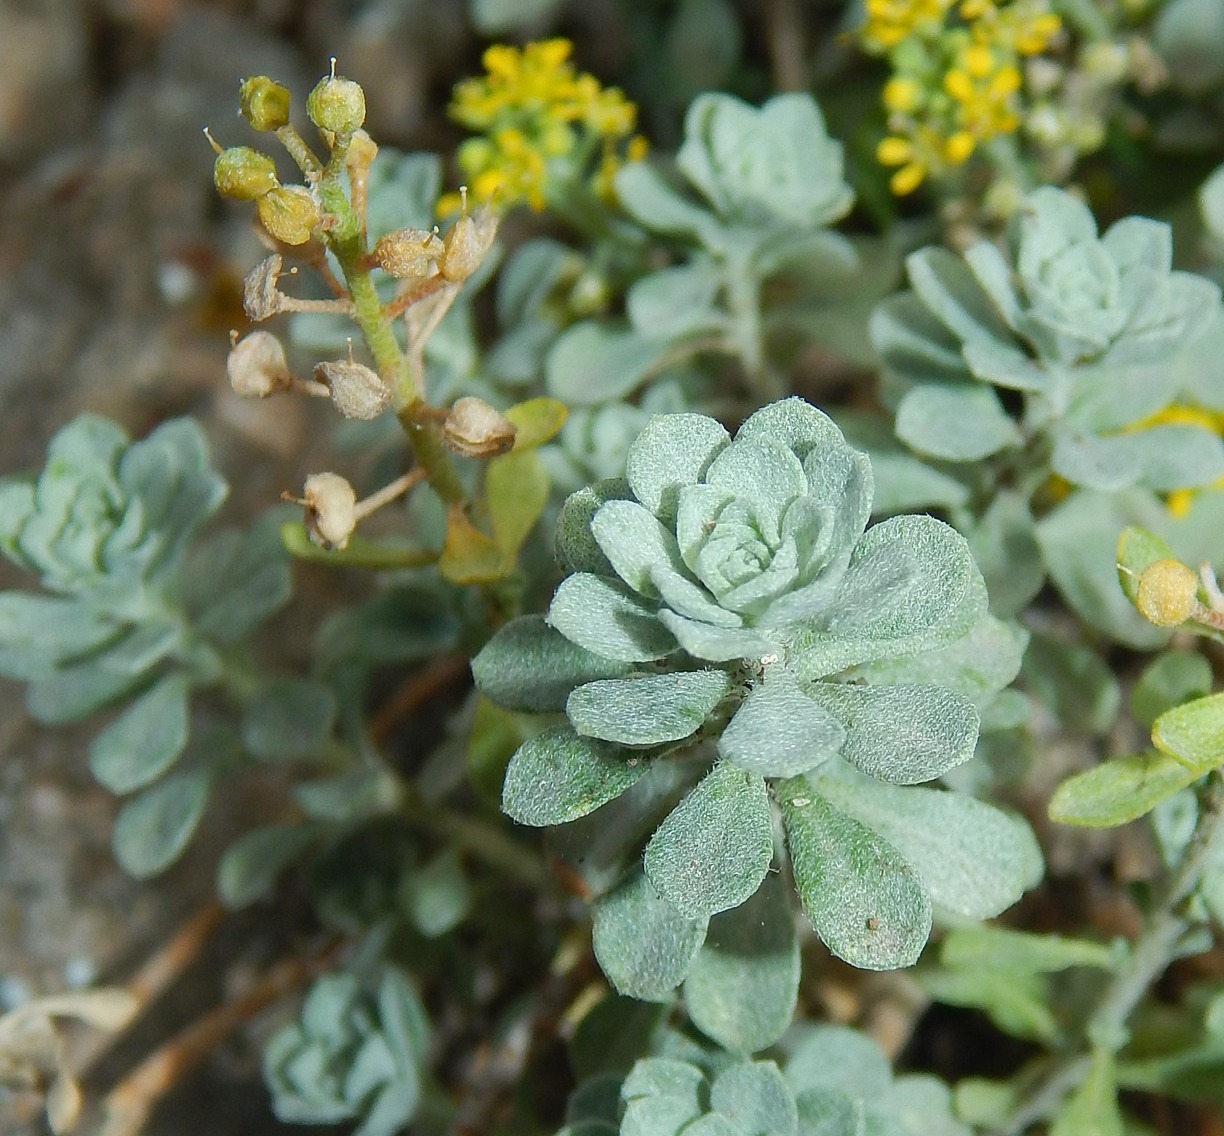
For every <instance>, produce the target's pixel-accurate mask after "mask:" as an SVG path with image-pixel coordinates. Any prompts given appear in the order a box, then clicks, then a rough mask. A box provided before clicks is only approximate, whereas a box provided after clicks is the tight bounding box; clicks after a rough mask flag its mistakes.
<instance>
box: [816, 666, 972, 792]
mask: <svg viewBox="0 0 1224 1136" xmlns="http://www.w3.org/2000/svg"><path fill="white" fill-rule="evenodd" d="M808 694H809V695H810V697H811V698H812V700H813V701H814V702H816V704H817V705H819V706H822V707H824V709H825V710H827V711H828V712H829V713H830V714H832V715H833V716H834V717H836V718H838V719H839V720H840V721H841V722H842V724H843V726H845V729H846V735H845V737H846V740H845V743H844V744H843V746H842V748H841V756H842V757H843V758H844V759H845V760H846V761H848V762H849V763H850V764H851V765H853V766H854V767H855V768H856V769H858V770H859V771H860V772H862V773H866V774H867V775H868V776H870V777H875V778H877V779H878V780H880V781H888V782H891V783H892V784H894V785H916V784H919V783H920V782H923V781H931V780H933V779H934V778H936V777H939V776H941V775H942V774H944V773H946V772H947V771H948V770H949V769H953V768H955V767H956V766H958V765H961V764H963V763H964V762H966V761H968V760H969V759H970V758H971V757H973V752H974V747H975V746H976V745H977V737H978V726H979V719H978V713H977V710H976V709H975V708H974V706H973V703H972V702H970V701H969V699H968V698H966V697H965V696H964V695H963V694H957V693H956V692H955V691H951V690H946V689H944V688H943V687H939V686H854V685H843V684H840V683H814V684H813V685H812V686H810V687H809V688H808Z"/></svg>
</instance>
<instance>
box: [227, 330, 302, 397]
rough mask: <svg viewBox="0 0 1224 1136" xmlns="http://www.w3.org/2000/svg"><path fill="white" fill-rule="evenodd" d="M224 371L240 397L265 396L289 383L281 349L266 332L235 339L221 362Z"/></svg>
mask: <svg viewBox="0 0 1224 1136" xmlns="http://www.w3.org/2000/svg"><path fill="white" fill-rule="evenodd" d="M225 374H226V376H227V377H228V379H229V383H230V386H231V387H233V388H234V391H235V393H237V394H239V395H241V396H242V397H243V398H267V397H268V395H270V394H276V393H277V392H278V391H283V390H288V389H289V388H290V387H291V386H292V385H293V373H292V372H291V371H290V370H289V364H288V362H287V361H286V359H285V348H284V347H283V346H282V345H281V341H280V340H279V339H277V338H276V336H275V335H273V334H272V333H271V332H270V331H253V332H251V334H250V335H245V336H243V337H242V338H241V339H240V340H238V342H237V343H235V344H234V346H233V347H232V348H230V353H229V357H228V358H227V359H226V361H225Z"/></svg>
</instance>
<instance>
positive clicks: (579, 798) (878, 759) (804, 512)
mask: <svg viewBox="0 0 1224 1136" xmlns="http://www.w3.org/2000/svg"><path fill="white" fill-rule="evenodd" d="M871 504H872V473H871V466H870V463H869V461H868V459H867V458H866V456H865V455H863V454H861V453H859V452H858V451H856V450H854V449H853V448H851V447H850V446H849V445H847V443H846V442H845V440H844V439H843V437H842V435H841V433H840V431H839V430H838V429H837V427H836V426H835V425H834V424H833V423H832V421H831V420H830V419H829V418H828V417H826V416H825V415H824V414H822V413H821V412H820V411H818V410H815V409H814V408H813V407H811V406H809V405H808V404H806V403H805V402H803V401H802V400H800V399H797V398H791V399H786V400H783V401H780V402H776V403H773V404H771V405H769V406H766V407H764V408H763V409H762V410H760V411H758V412H757V413H756V414H754V415H752V416H751V417H750V418H749V419H748V420H747V421H746V422H745V423H744V424H743V425H742V426H741V427H740V429H739V431H738V433H737V434H736V435H735V437H734V439H732V438H731V436H730V435H729V434H728V433H727V431H726V430H725V429H724V428H723V427H722V426H721V425H720V424H719V423H718V422H716V421H715V420H714V419H712V418H707V417H704V416H702V415H698V414H668V415H657V416H655V417H654V418H653V419H651V420H650V422H649V423H648V424H647V425H646V427H645V428H644V429H643V430H642V432H641V433H640V435H639V436H638V438H637V439H636V440H635V441H634V442H633V444H632V445H631V446H630V448H629V455H628V461H627V468H626V476H625V478H624V479H615V480H611V481H604V482H600V483H598V484H596V485H595V486H592V487H589V488H587V489H583V490H580V491H579V492H577V493H575V494H573V495H572V496H571V497H570V498H569V500H568V501H567V502H566V504H565V506H564V508H563V509H562V512H561V515H560V519H559V521H558V526H557V535H556V544H557V551H558V556H559V558H560V560H561V561H562V563H563V564H564V565H565V567H566V568H568V569H569V570H570V575H568V576H567V577H566V578H565V580H563V581H562V583H561V585H560V587H559V588H558V589H557V591H556V594H555V595H554V597H553V599H552V603H551V604H550V606H549V608H548V612H547V614H546V615H545V616H544V617H539V616H524V617H521V618H519V619H517V620H514V621H512V622H511V623H510V624H508V625H507V626H506V627H505V628H503V629H502V631H501V632H499V633H498V635H496V636H495V637H494V639H493V640H492V641H491V642H490V643H489V644H488V646H486V647H485V649H484V651H482V652H481V654H480V655H479V656H478V657H477V658H476V660H475V662H474V664H473V669H474V673H475V675H476V680H477V684H478V685H479V686H480V687H481V689H482V690H483V691H484V692H485V693H486V694H487V695H488V696H489V697H490V698H492V699H493V700H494V701H496V702H498V703H500V704H501V705H503V706H506V707H508V708H511V709H519V710H534V711H562V710H563V711H564V712H565V714H566V716H567V718H568V724H567V725H565V726H558V727H554V728H551V729H547V730H545V731H544V732H543V733H540V734H537V735H536V736H535V737H532V738H531V739H530V740H528V741H527V742H525V743H524V744H523V745H522V746H521V747H520V748H519V750H518V752H517V753H516V754H515V755H514V757H513V759H512V760H511V762H510V766H509V769H508V770H507V774H506V781H505V786H504V791H503V807H504V808H505V809H506V811H507V812H508V813H510V815H511V816H513V817H514V818H515V819H516V820H518V821H520V822H521V823H525V824H532V825H552V824H560V823H565V822H570V821H574V820H577V819H579V818H581V817H585V816H587V815H588V814H590V813H592V812H593V811H594V810H596V809H598V808H599V807H600V806H602V805H606V804H608V803H609V802H611V801H613V800H616V799H617V798H620V797H622V795H625V794H628V797H627V800H628V801H630V804H628V805H625V806H624V807H625V809H626V810H627V811H628V813H630V814H632V811H633V805H632V800H633V799H634V794H640V795H644V796H645V797H649V796H650V794H651V790H650V789H649V788H648V786H649V785H650V784H651V782H652V778H655V779H657V777H659V776H663V775H664V774H663V773H662V772H661V771H668V773H670V772H671V771H674V770H675V769H676V768H677V764H676V760H675V759H680V760H682V761H684V762H686V763H687V764H685V765H684V766H682V768H687V769H688V770H689V771H690V774H689V784H690V785H692V788H691V791H690V792H689V793H688V795H687V796H686V797H684V798H683V799H682V800H681V801H680V803H679V804H678V805H677V806H676V807H675V808H673V809H672V810H671V812H670V813H669V814H668V815H667V816H666V817H665V819H663V821H662V823H660V824H657V825H653V824H652V826H653V827H654V829H655V831H654V835H653V836H652V837H651V838H650V840H649V842H648V843H647V845H646V847H645V852H644V857H643V861H642V865H643V870H644V874H643V873H642V872H638V871H637V870H636V869H631V870H630V871H629V874H628V875H627V876H626V877H625V878H624V879H622V880H621V882H620V883H619V884H617V885H616V886H614V887H612V889H611V890H610V891H609V892H608V894H607V895H605V896H604V897H603V898H602V899H601V900H600V901H599V904H598V905H597V908H596V914H595V950H596V954H597V956H598V957H599V959H600V962H601V964H602V965H603V966H604V969H605V971H606V972H607V973H608V975H609V977H610V978H611V979H612V981H613V983H614V984H615V985H616V986H617V987H618V988H619V989H621V990H622V991H623V992H625V993H630V994H633V995H635V996H637V997H647V998H657V997H661V996H663V995H664V994H665V993H666V992H667V991H669V990H670V989H672V988H674V987H675V986H676V985H677V984H678V983H680V982H681V981H683V980H684V979H685V978H686V976H687V975H689V973H690V971H691V970H692V968H693V966H694V965H695V960H696V959H697V958H698V957H699V955H700V952H701V951H702V950H703V943H704V941H705V938H706V932H707V927H708V925H709V921H710V919H711V917H715V918H716V919H722V920H724V921H726V920H730V921H731V924H732V925H734V923H735V920H736V919H738V918H739V917H740V916H741V915H743V917H744V918H749V914H748V913H749V911H750V910H751V911H752V912H753V914H752V915H751V919H752V920H754V921H755V922H756V923H757V924H761V925H764V924H768V923H770V922H771V921H772V920H779V921H781V920H788V919H789V918H790V916H789V905H788V904H787V903H786V902H785V897H784V895H783V896H782V898H781V902H780V905H779V897H778V896H777V895H776V894H775V893H773V892H772V891H771V893H770V895H769V896H768V897H765V896H764V892H762V893H761V896H760V897H758V896H757V893H758V888H759V887H760V885H761V883H762V881H763V880H764V879H765V877H766V874H767V872H768V871H769V868H770V864H771V863H773V862H774V861H775V858H776V857H777V856H779V855H782V853H781V850H780V849H775V847H774V835H773V834H774V819H773V813H774V809H775V807H780V811H781V823H782V826H783V828H784V830H785V832H786V845H787V856H788V858H789V862H790V867H791V870H792V873H793V875H794V880H795V885H796V888H797V890H798V891H799V895H800V898H801V899H802V901H803V905H804V908H805V911H806V912H807V914H808V915H809V917H810V918H811V920H812V922H813V924H814V925H815V927H816V929H817V931H818V932H819V933H820V934H821V936H822V937H823V938H824V939H825V942H826V943H827V944H828V945H829V946H830V948H831V949H832V950H834V952H835V953H838V954H840V955H841V956H842V957H844V958H847V959H849V960H850V961H852V962H854V963H856V964H857V965H859V966H866V967H873V968H885V967H893V966H901V965H907V964H908V963H909V962H912V961H913V959H914V958H916V957H917V954H918V952H919V951H920V950H921V948H922V945H923V944H924V943H925V941H926V937H927V933H928V931H929V929H930V922H931V914H932V904H933V903H938V904H940V905H941V906H947V907H950V908H952V909H956V910H960V911H962V912H963V913H965V914H972V916H973V917H975V918H984V917H988V915H990V914H995V913H997V912H998V911H999V910H1002V909H1003V908H1004V907H1006V906H1007V905H1008V904H1010V903H1011V902H1013V901H1014V900H1015V899H1016V898H1017V897H1018V896H1019V895H1020V893H1021V892H1022V891H1023V890H1024V889H1025V888H1026V887H1028V886H1030V885H1031V884H1032V883H1033V882H1034V880H1035V878H1036V877H1037V876H1038V875H1039V874H1040V855H1039V853H1038V852H1037V849H1036V845H1035V843H1034V841H1033V838H1032V835H1031V833H1030V832H1029V830H1028V829H1027V827H1026V826H1025V825H1023V823H1021V822H1019V821H1018V820H1016V819H1015V818H1013V817H1010V816H1007V815H1005V814H1003V813H1001V812H999V811H997V810H995V809H993V808H991V807H989V806H987V805H984V804H982V803H981V802H978V801H975V800H971V799H970V798H967V797H963V796H962V795H960V794H957V793H949V792H943V791H938V790H931V789H914V788H902V786H914V785H917V784H919V783H921V782H927V781H931V780H932V779H934V778H937V777H939V776H941V775H942V774H944V773H946V772H948V771H949V770H950V769H952V768H954V767H955V766H957V765H959V764H961V763H963V762H964V761H967V760H968V759H969V758H971V757H972V756H973V753H974V747H975V744H976V741H977V737H978V732H979V727H980V713H981V710H982V709H984V708H986V707H988V706H989V705H990V704H991V702H992V701H993V700H994V699H995V697H996V696H997V694H998V693H999V691H1000V690H1001V689H1002V688H1003V687H1004V686H1006V684H1007V683H1008V682H1010V681H1011V679H1012V678H1013V677H1014V676H1015V673H1016V671H1017V669H1018V667H1019V660H1020V655H1021V652H1022V650H1023V646H1024V642H1025V636H1024V635H1023V633H1022V632H1020V631H1018V629H1014V628H1012V627H1009V626H1007V625H1005V624H1003V623H1001V622H999V621H998V620H996V619H994V618H992V617H991V616H989V615H988V614H987V613H986V593H985V587H984V585H983V582H982V578H981V574H980V573H979V572H978V570H977V567H976V566H975V564H974V562H973V558H972V556H971V555H970V553H969V549H968V546H967V544H966V543H965V541H964V539H963V538H962V537H961V536H960V535H959V534H958V533H956V532H955V531H954V530H953V529H952V528H950V527H949V526H947V525H945V524H943V523H942V522H940V521H937V520H935V519H933V518H931V517H925V516H903V517H896V518H893V519H892V520H889V521H885V522H883V523H882V524H879V525H876V526H874V527H873V528H870V529H868V528H867V527H866V526H867V520H868V517H869V515H870V512H871ZM664 758H668V759H672V760H666V761H665V760H663V759H664ZM694 781H695V784H694ZM639 782H641V783H642V785H639V784H638V783H639ZM642 786H647V788H643V787H642ZM620 807H621V803H620V802H618V805H617V808H620ZM605 815H608V816H609V817H611V815H612V814H611V813H607V814H605ZM595 819H596V818H592V820H593V821H594V820H595ZM615 823H617V824H622V825H624V824H628V823H630V822H629V821H628V819H627V817H626V816H624V815H622V816H620V817H619V819H618V820H617V821H616V822H615ZM931 839H934V845H932V844H931V843H930V842H929V841H930V840H931ZM924 840H926V841H928V842H927V843H926V844H925V845H924V844H923V841H924ZM945 840H950V841H951V842H953V843H956V842H964V843H962V844H961V845H960V846H959V847H958V848H957V849H956V850H955V851H954V850H953V849H952V848H951V847H950V845H949V846H944V847H935V845H939V844H940V843H941V842H942V841H945ZM933 849H934V850H933ZM970 849H972V851H970ZM966 853H968V854H969V855H970V856H971V858H973V859H975V860H976V861H977V862H978V863H979V864H985V863H987V862H989V865H990V866H989V867H988V868H986V869H985V871H984V873H983V876H982V878H975V880H974V881H973V883H972V884H969V883H968V882H967V881H964V880H962V881H955V882H954V880H955V877H956V874H957V873H956V870H955V869H953V870H951V871H949V870H948V869H947V868H946V867H945V863H946V862H948V861H950V860H951V859H954V858H956V857H959V856H963V855H965V854H966ZM833 878H837V879H838V880H839V887H838V888H836V889H834V888H832V887H830V886H829V885H830V882H831V880H832V879H833ZM847 881H852V882H849V883H847ZM607 882H608V883H609V884H615V882H616V881H615V877H614V876H613V877H611V878H610V879H609V880H608V881H607ZM842 885H845V886H842ZM754 897H755V898H754ZM750 899H751V900H752V903H751V904H748V903H747V902H746V901H748V900H750ZM758 908H759V910H757V909H758ZM720 913H723V914H721V915H720ZM732 931H733V926H732V930H730V931H725V932H724V936H725V934H731V933H732ZM783 938H786V936H783ZM778 949H779V950H781V951H782V953H783V955H784V956H785V954H786V951H787V950H789V949H790V948H788V947H786V945H785V944H782V945H781V946H780V947H779V948H778ZM794 949H795V950H797V946H795V947H794ZM786 973H787V974H789V971H787V972H786ZM797 975H798V971H797V969H796V970H795V971H794V976H795V980H796V981H797ZM788 982H789V980H784V975H783V974H782V973H781V972H780V973H779V976H778V985H777V989H776V991H775V994H776V997H777V999H779V1006H780V1007H781V1008H780V1009H779V1008H778V1007H775V1012H773V1018H772V1019H771V1020H773V1021H775V1023H779V1024H778V1025H777V1028H778V1029H780V1028H782V1027H783V1026H784V1025H785V1022H786V1021H787V1020H788V1019H789V1010H788V1009H786V1007H787V1006H789V1005H793V995H794V991H793V989H790V987H789V985H788ZM699 985H700V984H699ZM686 991H688V993H689V996H690V1000H691V999H693V998H697V1000H698V1001H700V996H699V994H694V993H693V992H692V991H691V990H689V988H688V987H686ZM788 991H789V993H788ZM788 998H789V999H790V1001H789V1002H788V1001H787V999H788ZM690 1012H692V1013H694V1014H695V1016H696V1018H697V1019H698V1020H702V1019H703V1017H709V1018H713V1017H716V1016H717V1015H713V1014H709V1015H703V1011H702V1009H701V1008H700V1006H697V1007H694V1006H690ZM764 1012H765V1011H763V1010H761V1008H760V1007H756V1008H754V1010H753V1011H752V1013H750V1014H749V1016H750V1017H753V1014H755V1015H756V1016H755V1017H753V1020H752V1024H751V1025H744V1026H743V1029H744V1030H745V1031H746V1032H747V1033H748V1034H750V1035H751V1036H752V1038H753V1042H754V1044H755V1043H760V1042H761V1041H762V1034H763V1033H765V1034H768V1031H763V1030H762V1028H761V1025H760V1014H761V1013H764ZM713 1028H714V1029H715V1031H716V1032H715V1033H714V1036H719V1033H718V1032H717V1031H718V1030H720V1029H721V1028H722V1027H720V1026H714V1027H713ZM720 1040H723V1039H722V1038H721V1037H720ZM724 1044H729V1042H726V1041H724Z"/></svg>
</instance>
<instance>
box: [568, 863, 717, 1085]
mask: <svg viewBox="0 0 1224 1136" xmlns="http://www.w3.org/2000/svg"><path fill="white" fill-rule="evenodd" d="M593 918H594V921H593V926H592V929H591V943H592V946H593V947H594V949H595V958H596V959H597V960H598V962H599V965H600V968H601V969H602V970H603V972H604V974H605V975H607V977H608V981H609V982H611V983H612V985H613V987H615V989H616V990H617V991H619V992H620V993H621V994H626V995H628V996H629V997H631V998H640V999H641V1000H642V1001H645V1002H663V1001H668V1000H669V999H670V998H671V996H672V991H674V990H675V989H676V987H677V986H679V985H680V983H681V982H683V981H684V979H685V977H686V976H687V975H688V972H689V969H690V968H691V967H692V965H693V959H694V958H695V957H696V955H697V952H698V950H700V949H701V944H702V943H703V942H704V941H705V937H706V926H707V924H708V922H709V920H708V919H706V918H705V917H702V918H698V919H694V918H690V917H689V916H687V915H682V914H681V913H680V912H679V911H677V910H676V909H675V908H674V907H672V905H671V904H670V903H668V902H667V901H666V900H664V899H662V898H660V896H659V895H658V893H657V892H656V891H655V889H654V887H653V886H652V885H651V883H650V881H649V880H648V879H647V878H646V876H645V875H643V874H642V873H640V872H637V873H634V874H633V875H632V876H631V877H630V878H629V879H627V880H626V881H625V882H624V883H622V884H621V885H620V886H619V887H617V888H616V889H615V890H614V891H612V892H610V893H609V894H608V895H606V896H604V897H603V899H601V900H600V901H599V902H598V903H597V904H596V905H595V911H594V917H593ZM628 1084H629V1082H628V1081H626V1085H628Z"/></svg>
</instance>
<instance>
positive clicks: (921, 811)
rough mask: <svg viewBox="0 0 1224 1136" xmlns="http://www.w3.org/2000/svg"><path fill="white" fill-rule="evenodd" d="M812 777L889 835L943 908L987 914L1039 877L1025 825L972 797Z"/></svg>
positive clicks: (842, 805)
mask: <svg viewBox="0 0 1224 1136" xmlns="http://www.w3.org/2000/svg"><path fill="white" fill-rule="evenodd" d="M813 783H814V785H815V787H816V789H817V791H818V792H819V793H821V794H822V795H824V796H826V797H827V798H828V799H829V800H830V801H831V802H832V803H833V804H834V805H835V806H836V807H837V808H839V809H842V810H844V811H845V812H846V813H847V814H849V815H850V816H852V817H854V818H855V819H856V821H858V822H861V823H862V824H864V825H867V826H868V827H869V828H870V829H872V830H873V831H874V832H875V833H877V834H878V835H879V837H883V838H884V839H885V840H887V841H888V843H889V844H890V845H891V846H892V847H893V848H895V849H896V850H897V852H898V853H899V854H900V855H901V856H903V857H904V858H905V861H906V863H907V864H909V865H910V866H911V867H912V869H913V871H915V872H916V873H917V875H918V877H919V878H920V879H921V881H922V883H923V884H924V886H925V888H926V891H927V892H928V893H929V895H930V897H931V900H932V902H934V903H935V904H936V905H938V906H939V907H940V908H942V909H943V910H945V911H949V912H953V913H955V914H958V915H963V916H965V917H966V918H969V919H991V918H993V917H994V916H996V915H998V914H999V913H1000V912H1002V911H1005V910H1006V909H1007V908H1008V907H1010V906H1011V905H1012V904H1013V903H1015V902H1016V901H1017V900H1018V899H1019V898H1020V896H1021V895H1023V894H1024V892H1025V891H1026V890H1027V889H1028V888H1030V887H1033V886H1035V885H1036V884H1037V883H1038V882H1039V881H1040V879H1041V876H1042V872H1043V864H1042V858H1041V848H1040V846H1039V845H1038V844H1037V839H1036V837H1034V835H1033V832H1032V829H1030V828H1029V826H1028V824H1027V823H1026V822H1025V821H1024V820H1023V819H1021V818H1020V817H1018V816H1013V815H1010V814H1008V813H1005V812H1003V811H1002V810H1001V809H997V808H995V807H994V806H993V805H988V804H986V803H985V802H984V801H979V800H977V799H976V798H975V797H970V796H968V795H967V794H965V793H955V792H945V791H942V790H938V789H913V788H898V787H896V786H893V785H882V784H880V783H879V782H878V781H872V780H870V779H868V778H866V777H858V776H855V777H853V778H850V777H846V776H844V775H842V774H840V773H839V775H837V776H833V775H828V776H822V777H817V778H814V779H813Z"/></svg>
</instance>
